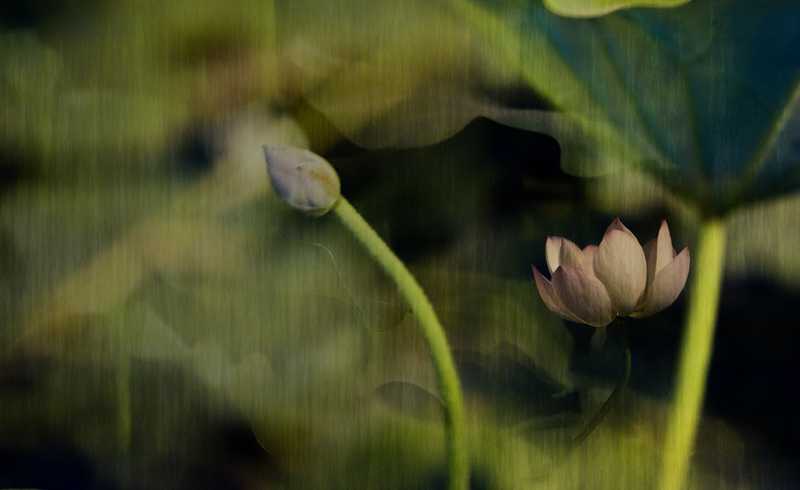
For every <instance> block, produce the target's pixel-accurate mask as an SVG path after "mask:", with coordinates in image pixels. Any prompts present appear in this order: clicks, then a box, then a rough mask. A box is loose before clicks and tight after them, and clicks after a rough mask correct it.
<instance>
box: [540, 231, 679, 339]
mask: <svg viewBox="0 0 800 490" xmlns="http://www.w3.org/2000/svg"><path fill="white" fill-rule="evenodd" d="M545 255H546V258H547V267H548V269H549V270H550V275H551V279H550V280H548V279H546V278H545V277H544V276H543V275H542V274H541V273H540V272H539V271H538V270H536V268H535V267H533V275H534V278H535V280H536V287H537V288H538V289H539V294H541V296H542V300H544V303H545V305H547V307H548V308H550V310H552V311H553V312H555V313H556V314H558V315H559V316H561V317H562V318H564V319H566V320H569V321H572V322H578V323H586V324H588V325H592V326H595V327H605V326H606V325H608V324H609V323H611V322H612V321H613V320H614V319H615V318H616V317H618V316H630V317H633V318H643V317H646V316H650V315H652V314H653V313H658V312H659V311H661V310H663V309H664V308H666V307H667V306H669V305H671V304H672V303H673V302H674V301H675V300H676V299H677V298H678V295H679V294H680V292H681V291H682V290H683V287H684V286H685V285H686V278H687V277H688V275H689V249H687V248H684V249H683V250H682V251H681V253H680V254H676V253H675V249H674V248H672V238H671V237H670V234H669V227H668V226H667V222H666V221H662V222H661V229H660V230H659V232H658V238H656V239H654V240H652V241H651V242H649V243H647V244H646V245H645V246H644V248H643V247H642V246H641V245H639V241H638V240H637V239H636V237H635V236H634V235H633V233H631V232H630V230H628V229H627V228H626V227H625V226H624V225H623V224H622V222H621V221H620V220H619V218H618V219H616V220H615V221H614V222H613V223H612V224H611V226H609V227H608V230H606V233H605V235H604V236H603V240H602V241H601V242H600V245H599V246H594V245H588V246H587V247H586V248H584V249H583V250H581V249H580V248H579V247H578V246H577V245H575V244H574V243H572V242H571V241H569V240H567V239H566V238H560V237H548V238H547V243H546V245H545Z"/></svg>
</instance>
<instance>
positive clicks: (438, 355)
mask: <svg viewBox="0 0 800 490" xmlns="http://www.w3.org/2000/svg"><path fill="white" fill-rule="evenodd" d="M333 211H334V212H335V213H336V216H338V217H339V219H340V220H341V221H342V223H343V224H344V225H345V226H346V227H347V228H349V229H350V231H352V232H353V234H354V235H355V236H356V238H357V239H358V240H359V241H360V242H361V243H362V244H363V245H364V247H365V248H366V249H367V250H368V251H369V253H370V254H371V255H372V257H373V258H374V259H375V260H376V261H377V262H378V263H379V264H380V265H381V267H382V268H383V270H384V271H385V272H386V274H387V275H388V276H389V277H390V278H391V279H392V280H393V281H394V282H395V284H396V285H397V289H398V290H399V291H400V293H401V294H402V295H403V296H404V297H405V298H406V300H407V301H408V303H409V305H410V306H411V309H412V311H413V312H414V316H415V317H416V319H417V323H418V324H419V327H420V330H421V331H422V336H423V338H424V339H425V345H426V346H427V348H428V351H429V352H430V355H431V360H432V361H433V365H434V368H435V370H436V376H437V380H438V383H439V391H440V393H441V396H442V402H443V404H444V424H445V435H446V438H447V440H446V448H447V464H448V470H449V475H450V481H449V488H450V490H466V489H467V487H468V483H469V467H468V463H467V457H466V452H465V450H464V444H463V438H464V436H463V426H464V403H463V401H462V396H461V384H460V382H459V379H458V373H457V372H456V367H455V363H454V362H453V357H452V356H451V355H450V348H449V347H448V345H447V338H446V337H445V334H444V330H443V329H442V326H441V324H440V323H439V320H438V319H437V318H436V313H434V311H433V307H432V306H431V303H430V301H428V298H427V297H426V296H425V293H424V292H423V291H422V288H421V287H420V286H419V284H417V281H416V280H414V278H413V277H412V276H411V273H410V272H408V269H406V267H405V265H403V263H402V262H401V261H400V259H398V258H397V256H395V255H394V253H392V251H391V250H390V249H389V247H388V246H387V245H386V243H384V242H383V240H381V238H380V237H379V236H378V234H377V233H375V230H373V229H372V227H370V226H369V224H368V223H367V222H366V221H364V218H362V217H361V215H360V214H358V211H356V210H355V209H354V208H353V206H351V205H350V203H349V202H347V200H346V199H345V198H344V197H340V198H339V200H338V201H337V203H336V204H335V205H334V207H333Z"/></svg>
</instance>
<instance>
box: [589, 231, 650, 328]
mask: <svg viewBox="0 0 800 490" xmlns="http://www.w3.org/2000/svg"><path fill="white" fill-rule="evenodd" d="M618 222H619V220H617V221H615V222H614V223H615V224H616V223H618ZM620 225H621V223H620ZM612 226H614V225H612ZM623 228H624V227H623ZM626 232H627V233H626ZM594 273H595V276H597V279H599V280H600V281H601V282H602V283H603V284H604V285H605V287H606V289H607V290H608V295H609V297H610V298H611V302H612V304H613V305H614V311H615V312H616V313H617V314H618V315H620V316H628V315H629V314H630V313H631V312H632V311H633V310H634V309H636V306H637V305H638V303H639V300H640V298H641V297H642V294H643V293H644V289H645V286H646V285H647V262H646V261H645V257H644V251H643V250H642V247H641V245H639V241H638V240H636V237H635V236H633V234H632V233H631V232H630V231H627V229H625V230H620V229H617V228H613V229H612V228H611V227H609V231H607V232H606V236H605V237H604V238H603V241H602V242H600V246H599V247H598V250H597V255H596V256H595V259H594Z"/></svg>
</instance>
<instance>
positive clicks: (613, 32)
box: [456, 1, 800, 212]
mask: <svg viewBox="0 0 800 490" xmlns="http://www.w3.org/2000/svg"><path fill="white" fill-rule="evenodd" d="M456 6H457V7H458V10H459V11H460V12H461V14H462V15H464V16H465V18H466V19H468V21H469V22H470V24H471V25H472V26H473V27H474V29H475V30H476V31H477V32H480V33H482V34H483V35H484V36H485V38H486V39H487V41H488V42H489V43H490V44H492V45H493V46H494V47H495V49H496V50H497V52H498V53H499V54H500V55H501V56H503V57H504V59H506V61H507V62H508V63H512V64H514V65H516V66H518V67H519V69H520V70H521V71H522V73H523V74H524V76H525V78H526V79H527V80H528V82H529V83H530V84H531V86H532V87H534V88H535V89H536V90H537V91H539V92H540V93H542V94H543V95H544V96H545V97H547V98H548V99H549V100H551V101H552V102H553V103H554V104H555V105H556V106H557V107H558V108H559V109H560V110H561V111H565V112H566V113H567V114H575V115H576V116H577V117H576V119H575V120H574V123H575V124H576V125H577V126H578V127H580V128H581V129H582V130H583V131H584V132H586V133H587V134H588V135H592V136H594V137H595V138H597V141H596V144H597V145H599V148H598V154H602V153H603V152H605V151H607V149H606V148H607V147H611V148H618V149H619V150H620V151H619V154H620V159H621V161H620V163H621V164H623V165H628V166H635V167H641V168H643V169H644V170H646V171H647V172H650V173H652V174H653V175H655V176H656V177H657V178H658V179H660V180H661V181H663V182H664V184H665V185H667V186H668V187H669V188H670V189H671V190H672V191H673V192H675V193H677V194H680V195H682V196H683V197H685V198H687V199H688V200H690V201H693V202H695V203H698V204H699V205H700V206H702V207H703V208H704V209H705V210H706V211H707V212H722V211H724V210H727V209H730V208H732V207H734V206H736V205H739V204H741V203H743V202H746V201H748V200H753V199H758V198H762V197H765V196H768V195H774V194H779V193H782V192H787V191H790V190H792V189H794V188H797V186H798V185H800V178H798V170H797V168H798V164H799V162H800V148H798V143H797V138H798V132H797V119H798V117H800V116H798V112H799V111H800V109H798V93H799V92H798V90H800V52H798V50H797V49H795V46H797V44H798V43H800V32H798V30H797V29H796V25H797V22H798V19H800V7H799V6H798V5H797V3H796V2H791V1H776V2H769V3H759V4H753V3H751V2H739V1H723V2H703V1H698V2H692V3H689V4H687V5H685V6H681V7H678V8H675V9H641V10H640V9H632V10H625V11H620V12H616V13H613V14H609V15H607V16H604V17H601V18H597V19H567V18H563V17H559V16H556V15H553V14H552V13H551V12H549V11H548V10H547V9H545V8H544V7H543V6H542V5H541V4H539V3H537V2H530V3H527V4H526V6H525V7H522V8H521V7H520V6H519V5H516V4H515V5H506V4H500V5H493V6H492V7H489V6H488V5H485V4H482V3H480V2H469V1H465V2H457V3H456ZM603 162H604V160H600V161H599V162H597V161H586V162H584V163H583V165H579V166H571V165H570V164H569V163H568V162H567V166H565V170H567V171H569V172H572V173H575V174H578V175H597V174H598V173H602V172H604V171H607V170H609V169H608V168H605V167H604V165H603Z"/></svg>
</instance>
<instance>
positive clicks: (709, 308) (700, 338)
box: [659, 218, 725, 490]
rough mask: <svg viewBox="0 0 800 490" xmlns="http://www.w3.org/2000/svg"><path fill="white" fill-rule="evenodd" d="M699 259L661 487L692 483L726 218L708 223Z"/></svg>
mask: <svg viewBox="0 0 800 490" xmlns="http://www.w3.org/2000/svg"><path fill="white" fill-rule="evenodd" d="M694 257H695V260H694V263H695V264H696V265H695V267H694V272H693V277H692V287H691V296H690V297H689V311H688V314H687V317H686V328H685V332H684V334H683V345H682V347H681V357H680V368H679V370H678V377H677V381H676V386H675V390H676V391H675V395H674V396H675V400H674V402H673V404H672V411H671V414H670V418H669V425H668V427H667V437H666V441H665V445H664V451H663V455H662V458H663V459H662V467H661V481H660V486H659V489H660V490H681V489H683V488H684V487H685V484H686V477H687V474H688V469H689V463H690V459H691V456H692V449H693V446H694V442H695V436H696V435H697V425H698V423H699V421H700V413H701V411H702V407H703V396H704V394H705V389H706V378H707V376H708V365H709V361H710V360H711V351H712V347H713V342H714V328H715V326H716V323H717V310H718V307H719V295H720V294H719V293H720V289H721V287H722V272H723V261H724V258H725V224H724V222H723V221H722V220H721V219H718V218H713V219H707V220H705V221H704V222H703V224H702V226H701V229H700V241H699V243H698V246H697V252H695V253H694Z"/></svg>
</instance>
